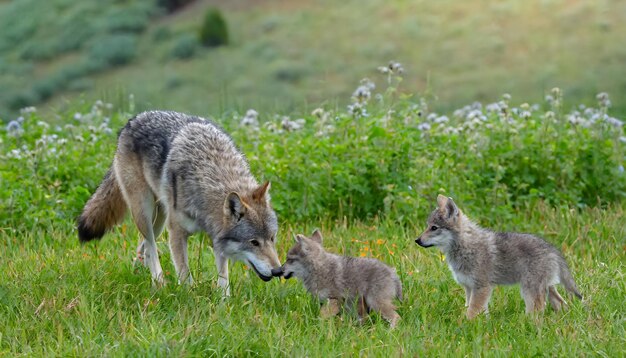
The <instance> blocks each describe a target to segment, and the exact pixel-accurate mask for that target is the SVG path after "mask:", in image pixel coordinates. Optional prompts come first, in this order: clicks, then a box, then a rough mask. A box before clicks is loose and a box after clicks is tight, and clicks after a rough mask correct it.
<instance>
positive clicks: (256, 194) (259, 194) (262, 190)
mask: <svg viewBox="0 0 626 358" xmlns="http://www.w3.org/2000/svg"><path fill="white" fill-rule="evenodd" d="M270 186H271V185H270V182H269V181H266V182H265V184H263V185H261V186H259V187H258V188H256V189H255V190H254V191H253V192H252V200H254V201H256V202H263V201H262V200H263V198H264V197H265V195H266V194H267V191H268V190H270Z"/></svg>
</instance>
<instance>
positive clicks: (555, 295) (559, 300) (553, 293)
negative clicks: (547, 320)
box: [548, 286, 567, 312]
mask: <svg viewBox="0 0 626 358" xmlns="http://www.w3.org/2000/svg"><path fill="white" fill-rule="evenodd" d="M548 299H549V300H550V305H552V308H553V309H554V310H555V311H556V312H558V311H560V310H561V308H566V307H567V303H566V302H565V300H564V299H563V297H561V295H559V292H558V291H557V290H556V286H550V287H548Z"/></svg>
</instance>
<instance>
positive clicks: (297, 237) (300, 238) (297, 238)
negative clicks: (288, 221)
mask: <svg viewBox="0 0 626 358" xmlns="http://www.w3.org/2000/svg"><path fill="white" fill-rule="evenodd" d="M293 239H294V240H296V243H298V244H299V243H301V242H302V241H303V240H305V239H306V237H304V236H303V235H300V234H297V235H296V236H294V237H293Z"/></svg>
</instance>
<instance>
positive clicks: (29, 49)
mask: <svg viewBox="0 0 626 358" xmlns="http://www.w3.org/2000/svg"><path fill="white" fill-rule="evenodd" d="M56 54H57V50H56V48H55V45H54V44H53V43H51V42H29V43H27V44H26V46H25V47H24V49H23V50H22V52H21V53H20V58H21V59H22V60H34V61H44V60H49V59H51V58H53V57H54V56H56Z"/></svg>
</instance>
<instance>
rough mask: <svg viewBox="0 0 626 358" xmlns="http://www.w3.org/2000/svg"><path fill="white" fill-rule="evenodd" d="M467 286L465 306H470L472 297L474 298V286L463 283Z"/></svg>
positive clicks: (464, 286)
mask: <svg viewBox="0 0 626 358" xmlns="http://www.w3.org/2000/svg"><path fill="white" fill-rule="evenodd" d="M463 288H465V307H469V303H470V299H471V298H472V288H471V287H469V286H466V285H463Z"/></svg>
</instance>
